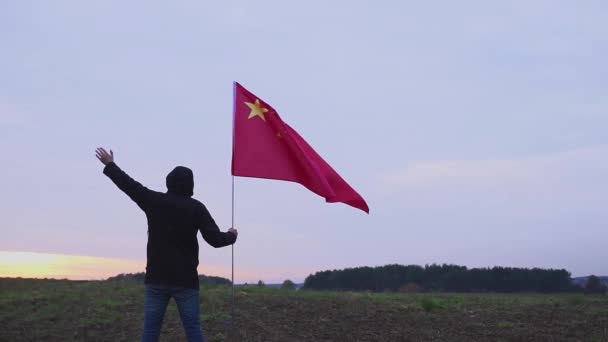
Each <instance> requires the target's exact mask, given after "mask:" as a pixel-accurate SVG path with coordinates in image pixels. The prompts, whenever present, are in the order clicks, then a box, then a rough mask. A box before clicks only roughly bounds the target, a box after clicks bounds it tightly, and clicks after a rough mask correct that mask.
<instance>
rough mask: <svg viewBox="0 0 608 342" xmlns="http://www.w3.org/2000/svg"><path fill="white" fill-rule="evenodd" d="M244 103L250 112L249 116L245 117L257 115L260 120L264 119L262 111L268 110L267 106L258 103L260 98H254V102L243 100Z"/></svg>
mask: <svg viewBox="0 0 608 342" xmlns="http://www.w3.org/2000/svg"><path fill="white" fill-rule="evenodd" d="M245 104H246V105H247V107H249V109H251V112H250V113H249V117H248V118H247V119H251V118H253V117H255V116H259V117H260V118H261V119H262V120H264V121H266V118H265V117H264V113H266V112H267V111H268V108H264V107H262V106H261V104H260V100H258V99H255V103H251V102H245Z"/></svg>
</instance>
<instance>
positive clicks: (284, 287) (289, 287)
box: [281, 279, 296, 290]
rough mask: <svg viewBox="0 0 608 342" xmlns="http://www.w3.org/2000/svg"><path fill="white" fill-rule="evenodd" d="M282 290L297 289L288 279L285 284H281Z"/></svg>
mask: <svg viewBox="0 0 608 342" xmlns="http://www.w3.org/2000/svg"><path fill="white" fill-rule="evenodd" d="M281 289H283V290H295V289H296V284H294V282H293V281H291V280H289V279H287V280H285V281H284V282H283V284H281Z"/></svg>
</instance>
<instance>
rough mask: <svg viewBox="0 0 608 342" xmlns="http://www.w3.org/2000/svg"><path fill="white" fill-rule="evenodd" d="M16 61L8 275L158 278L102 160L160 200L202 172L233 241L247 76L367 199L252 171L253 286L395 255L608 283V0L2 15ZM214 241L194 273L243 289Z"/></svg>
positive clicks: (4, 11) (3, 270)
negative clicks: (240, 112)
mask: <svg viewBox="0 0 608 342" xmlns="http://www.w3.org/2000/svg"><path fill="white" fill-rule="evenodd" d="M0 49H1V50H0V52H1V53H0V165H1V167H0V188H1V189H2V194H1V195H0V210H1V212H2V215H1V217H2V220H1V221H0V222H1V223H0V231H1V233H2V239H0V251H1V252H0V276H14V275H15V273H14V270H15V269H17V270H19V269H22V270H24V271H23V272H25V269H26V268H27V267H22V266H19V265H20V264H19V262H21V264H23V263H28V262H31V263H34V264H36V263H38V264H36V265H38V266H35V267H38V268H35V267H34V266H31V267H30V268H28V270H29V271H28V272H30V271H31V269H32V267H34V268H35V269H37V270H38V271H36V272H38V273H37V274H40V276H43V274H44V275H48V274H51V275H53V276H57V277H63V276H65V277H68V278H73V279H77V278H82V279H101V278H104V277H106V276H108V275H112V272H115V273H122V272H136V271H138V270H140V271H143V265H144V263H145V246H146V238H147V236H146V220H145V216H144V214H143V213H142V212H141V211H140V210H139V208H138V207H137V206H136V205H135V204H134V203H132V202H130V200H129V199H128V198H127V197H126V196H125V195H124V194H122V193H120V191H119V190H118V189H117V188H115V186H114V185H113V184H112V183H111V182H110V181H109V179H107V178H106V177H105V176H104V175H103V174H102V165H101V164H100V163H99V161H98V160H96V159H95V157H94V149H95V148H96V147H98V146H104V147H107V148H111V149H112V150H113V151H114V154H115V161H116V163H117V164H118V165H119V166H120V167H121V168H123V169H124V170H125V171H126V172H128V173H129V174H130V175H131V176H132V177H133V178H135V179H136V180H138V181H140V182H141V183H143V184H144V185H146V186H147V187H149V188H151V189H155V190H159V191H164V190H166V188H165V185H164V184H165V176H166V174H167V173H168V172H169V171H170V170H171V169H173V167H174V166H176V165H185V166H188V167H190V168H192V169H193V171H194V174H195V190H194V193H195V197H196V198H197V199H199V200H201V201H202V202H204V203H205V205H206V206H207V207H208V209H209V210H210V212H211V214H212V215H213V216H214V218H215V220H216V221H217V222H218V224H219V225H220V226H221V227H222V229H227V228H229V227H230V225H231V176H230V159H231V143H232V140H231V139H232V137H231V134H232V132H231V125H232V117H231V115H232V113H231V111H232V82H233V81H238V82H239V83H241V84H242V85H243V86H245V87H246V88H247V89H249V90H250V91H251V92H253V93H254V94H256V95H257V96H259V97H260V98H261V99H263V100H264V101H266V102H267V103H269V104H270V105H272V106H273V107H274V108H275V109H276V110H277V112H278V113H280V115H281V117H282V119H283V120H285V121H286V122H287V123H289V124H290V125H291V126H292V127H293V128H294V129H296V130H297V131H298V132H299V133H300V134H301V135H302V136H303V137H304V138H305V139H306V140H307V141H308V142H309V143H310V144H311V145H312V146H313V147H314V148H315V149H316V151H317V152H318V153H319V154H320V155H321V156H323V157H324V158H325V160H326V161H327V162H328V163H329V164H331V165H332V166H333V167H334V168H335V169H336V170H337V171H338V172H339V173H340V174H341V175H342V177H343V178H345V179H346V181H347V182H349V184H350V185H352V186H353V187H354V188H355V189H356V190H357V191H358V192H359V193H360V194H361V195H362V196H363V197H364V198H365V199H366V200H367V203H368V204H369V206H370V214H369V215H367V214H365V213H363V212H361V211H359V210H356V209H353V208H351V207H349V206H346V205H344V204H326V203H325V202H324V200H323V199H322V198H320V197H318V196H317V195H315V194H313V193H311V192H309V191H308V190H306V189H305V188H304V187H302V186H300V185H297V184H293V183H288V182H279V181H270V180H261V179H251V178H236V179H235V227H236V228H237V229H238V230H239V240H238V242H237V244H236V245H235V248H234V255H235V267H236V268H235V282H237V283H242V282H255V281H257V280H258V279H261V280H264V281H266V282H280V281H282V280H284V279H288V278H289V279H292V280H294V281H297V282H301V281H303V280H304V278H305V277H306V276H307V275H309V274H311V273H314V272H316V271H320V270H326V269H340V268H345V267H355V266H364V265H366V266H376V265H384V264H389V263H400V264H419V265H424V264H431V263H453V264H459V265H466V266H468V267H492V266H497V265H500V266H513V267H546V268H565V269H567V270H568V271H570V272H572V275H573V276H579V275H588V274H598V275H608V263H607V262H606V260H607V259H608V248H607V243H608V210H607V209H606V203H608V181H607V176H608V133H607V132H608V97H607V96H606V94H607V93H608V64H607V63H606V60H607V57H608V3H606V2H605V1H585V2H576V3H575V2H572V1H543V0H539V1H504V2H498V1H458V2H450V1H440V2H430V1H425V2H419V1H396V0H395V1H388V0H387V1H317V0H312V1H304V2H291V1H278V0H277V1H256V2H250V1H221V2H201V1H173V2H156V1H129V2H124V1H110V0H104V1H86V2H83V1H75V0H74V1H67V0H57V1H52V2H50V1H4V2H1V3H0ZM199 243H200V244H201V251H200V266H199V272H200V273H204V274H213V275H220V276H226V277H229V275H230V263H231V250H230V248H223V249H214V248H212V247H210V246H208V245H206V244H205V242H204V241H203V240H202V239H201V238H200V236H199ZM53 256H54V257H56V258H60V259H52V258H53ZM45 258H46V259H45ZM61 258H63V259H61ZM45 260H46V261H48V260H55V261H53V262H52V264H53V265H55V266H53V267H55V268H54V269H53V270H50V269H49V268H50V267H51V266H48V265H50V264H48V263H47V264H45V265H47V266H40V263H41V262H46V261H45ZM56 260H63V261H61V262H57V261H56ZM65 260H69V262H68V261H65ZM68 264H69V265H71V266H70V267H67V266H65V265H68ZM57 265H60V266H57ZM95 268H97V269H99V272H97V273H96V272H92V273H91V272H90V271H87V270H90V269H95ZM11 270H13V271H11ZM42 270H45V271H44V272H43V271H42ZM11 272H13V273H11ZM36 272H34V273H36ZM30 273H31V272H30ZM30 273H27V274H26V273H24V275H25V276H32V274H30Z"/></svg>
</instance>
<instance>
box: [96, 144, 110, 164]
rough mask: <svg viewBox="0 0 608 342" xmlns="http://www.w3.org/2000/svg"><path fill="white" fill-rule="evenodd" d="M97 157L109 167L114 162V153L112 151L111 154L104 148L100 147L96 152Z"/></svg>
mask: <svg viewBox="0 0 608 342" xmlns="http://www.w3.org/2000/svg"><path fill="white" fill-rule="evenodd" d="M95 156H96V157H97V159H99V161H100V162H102V163H103V165H108V164H110V163H111V162H113V161H114V152H112V150H110V153H108V152H107V151H106V150H105V149H104V148H103V147H98V148H97V149H96V150H95Z"/></svg>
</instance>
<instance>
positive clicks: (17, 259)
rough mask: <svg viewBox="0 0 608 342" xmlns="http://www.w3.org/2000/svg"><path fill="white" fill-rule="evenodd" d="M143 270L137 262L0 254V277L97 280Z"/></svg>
mask: <svg viewBox="0 0 608 342" xmlns="http://www.w3.org/2000/svg"><path fill="white" fill-rule="evenodd" d="M144 270H145V261H141V260H131V259H115V258H102V257H91V256H78V255H64V254H48V253H34V252H2V251H0V277H9V278H15V277H22V278H61V279H62V278H67V279H72V280H96V279H97V280H99V279H106V278H108V277H111V276H115V275H117V274H120V273H137V272H144Z"/></svg>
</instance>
